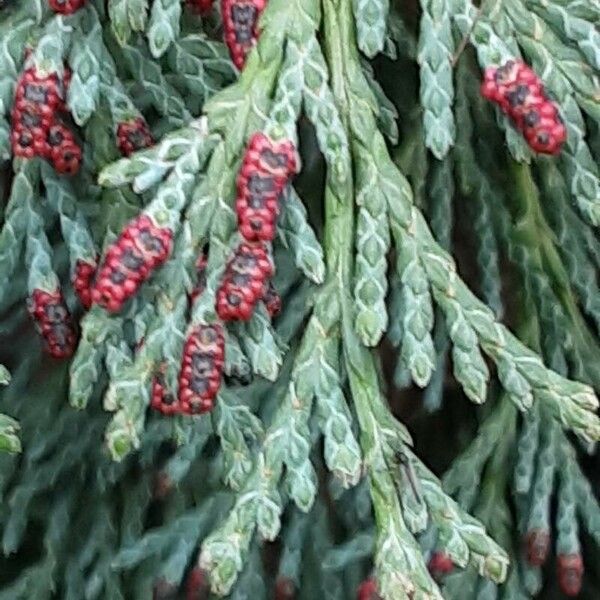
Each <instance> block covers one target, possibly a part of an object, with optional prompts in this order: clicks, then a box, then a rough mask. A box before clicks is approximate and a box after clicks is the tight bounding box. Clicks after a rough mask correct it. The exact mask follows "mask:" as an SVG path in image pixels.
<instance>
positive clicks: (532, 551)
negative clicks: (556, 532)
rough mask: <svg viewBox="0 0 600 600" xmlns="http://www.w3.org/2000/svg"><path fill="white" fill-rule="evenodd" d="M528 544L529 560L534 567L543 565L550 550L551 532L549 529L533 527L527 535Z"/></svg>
mask: <svg viewBox="0 0 600 600" xmlns="http://www.w3.org/2000/svg"><path fill="white" fill-rule="evenodd" d="M525 542H526V545H527V562H528V563H529V564H530V565H532V566H534V567H541V566H542V565H543V564H544V563H545V562H546V559H547V558H548V553H549V551H550V532H549V531H548V530H547V529H532V530H531V531H529V532H528V533H527V535H526V537H525Z"/></svg>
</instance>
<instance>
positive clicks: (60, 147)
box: [46, 123, 81, 175]
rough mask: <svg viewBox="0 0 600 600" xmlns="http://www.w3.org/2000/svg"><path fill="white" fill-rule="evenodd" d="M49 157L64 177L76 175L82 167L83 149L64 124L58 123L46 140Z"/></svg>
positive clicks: (49, 131) (51, 128)
mask: <svg viewBox="0 0 600 600" xmlns="http://www.w3.org/2000/svg"><path fill="white" fill-rule="evenodd" d="M46 142H47V143H46V146H47V155H46V156H47V157H48V158H49V159H50V162H51V163H52V166H53V167H54V169H55V170H56V171H57V172H58V173H61V174H64V175H74V174H75V173H77V171H79V166H80V165H81V148H80V147H79V145H78V144H77V142H76V141H75V136H74V135H73V133H72V132H71V130H70V129H69V128H68V127H67V126H66V125H64V124H63V123H56V124H55V125H52V127H50V129H49V130H48V136H47V138H46Z"/></svg>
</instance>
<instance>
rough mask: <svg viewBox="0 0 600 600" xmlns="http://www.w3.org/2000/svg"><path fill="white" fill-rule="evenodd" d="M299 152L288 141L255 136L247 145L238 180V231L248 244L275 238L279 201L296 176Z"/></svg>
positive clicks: (258, 134)
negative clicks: (288, 184)
mask: <svg viewBox="0 0 600 600" xmlns="http://www.w3.org/2000/svg"><path fill="white" fill-rule="evenodd" d="M297 165H298V161H297V158H296V149H295V147H294V144H293V143H292V142H290V141H289V140H284V141H280V142H275V141H273V140H272V139H271V138H269V137H268V136H266V135H265V134H263V133H260V132H259V133H255V134H254V135H253V136H252V137H251V138H250V141H249V142H248V146H247V148H246V153H245V154H244V160H243V162H242V167H241V169H240V173H239V175H238V178H237V197H236V211H237V215H238V227H239V230H240V233H241V234H242V236H243V237H244V238H245V239H247V240H248V241H265V242H266V241H270V240H272V239H273V238H274V237H275V224H276V221H277V215H278V214H279V197H280V196H281V192H282V191H283V190H284V188H285V186H286V185H287V183H288V182H289V181H290V179H291V178H292V176H293V174H294V173H295V172H296V169H297Z"/></svg>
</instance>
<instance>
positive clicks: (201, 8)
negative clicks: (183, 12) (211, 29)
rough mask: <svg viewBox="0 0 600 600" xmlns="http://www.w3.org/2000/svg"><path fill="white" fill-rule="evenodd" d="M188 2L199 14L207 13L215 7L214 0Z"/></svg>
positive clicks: (190, 0) (192, 0)
mask: <svg viewBox="0 0 600 600" xmlns="http://www.w3.org/2000/svg"><path fill="white" fill-rule="evenodd" d="M186 4H187V5H188V6H189V7H190V8H191V9H192V10H193V11H194V12H195V13H198V14H199V15H207V14H208V13H209V12H210V11H211V10H212V7H213V0H186Z"/></svg>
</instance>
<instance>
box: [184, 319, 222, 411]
mask: <svg viewBox="0 0 600 600" xmlns="http://www.w3.org/2000/svg"><path fill="white" fill-rule="evenodd" d="M224 362H225V337H224V335H223V328H222V327H221V325H217V324H214V325H198V326H196V327H194V328H193V329H192V331H191V332H190V334H189V335H188V337H187V339H186V340H185V344H184V347H183V355H182V358H181V370H180V372H179V393H178V396H177V399H178V404H179V406H180V409H181V411H182V412H183V413H185V414H199V413H204V412H208V411H210V410H212V408H213V405H214V400H215V397H216V395H217V392H218V391H219V388H220V387H221V377H222V373H223V364H224Z"/></svg>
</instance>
